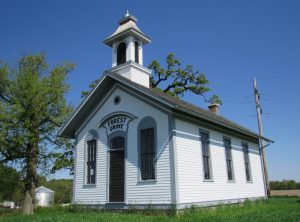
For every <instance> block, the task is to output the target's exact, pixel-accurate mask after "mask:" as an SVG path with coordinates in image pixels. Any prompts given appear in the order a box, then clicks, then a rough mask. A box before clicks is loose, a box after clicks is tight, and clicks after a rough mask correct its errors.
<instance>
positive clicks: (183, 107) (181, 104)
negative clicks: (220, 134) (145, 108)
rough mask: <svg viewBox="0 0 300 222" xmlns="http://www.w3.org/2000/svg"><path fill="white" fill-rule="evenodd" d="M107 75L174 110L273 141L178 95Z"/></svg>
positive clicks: (118, 76) (108, 73)
mask: <svg viewBox="0 0 300 222" xmlns="http://www.w3.org/2000/svg"><path fill="white" fill-rule="evenodd" d="M107 75H109V76H111V77H113V78H117V79H119V80H120V81H122V82H127V83H129V84H131V85H134V86H135V87H139V88H141V89H143V90H144V91H147V92H148V93H151V94H153V95H155V97H157V98H160V99H162V100H165V101H167V102H168V103H171V104H172V105H173V106H174V110H178V111H182V112H186V113H189V114H190V115H195V116H197V117H200V118H204V119H206V120H208V121H211V122H213V123H215V124H218V125H222V126H224V127H228V128H230V129H234V130H236V131H238V132H240V133H246V134H247V135H249V136H253V137H255V138H261V139H263V140H265V141H268V142H273V141H272V140H270V139H268V138H266V137H261V136H260V135H259V134H257V133H255V132H253V131H251V130H249V129H247V128H245V127H243V126H241V125H239V124H237V123H235V122H233V121H231V120H228V119H227V118H224V117H223V116H221V115H219V114H215V113H212V112H210V111H209V110H206V109H203V108H201V107H199V106H196V105H194V104H192V103H189V102H186V101H184V100H182V99H179V98H178V97H175V96H171V95H169V94H167V93H165V92H162V91H160V90H158V89H155V88H147V87H144V86H141V85H139V84H137V83H135V82H133V81H131V80H129V79H127V78H124V77H122V76H120V75H118V74H115V73H113V72H107Z"/></svg>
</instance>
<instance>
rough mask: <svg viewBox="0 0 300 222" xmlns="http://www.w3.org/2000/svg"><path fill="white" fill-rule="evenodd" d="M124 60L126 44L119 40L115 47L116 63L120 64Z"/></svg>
mask: <svg viewBox="0 0 300 222" xmlns="http://www.w3.org/2000/svg"><path fill="white" fill-rule="evenodd" d="M125 62H126V44H125V42H121V43H120V44H119V45H118V48H117V65H121V64H123V63H125Z"/></svg>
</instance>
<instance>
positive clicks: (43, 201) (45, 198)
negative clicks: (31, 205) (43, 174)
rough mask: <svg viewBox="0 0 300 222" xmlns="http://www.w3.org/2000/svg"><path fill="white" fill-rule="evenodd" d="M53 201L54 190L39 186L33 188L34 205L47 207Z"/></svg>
mask: <svg viewBox="0 0 300 222" xmlns="http://www.w3.org/2000/svg"><path fill="white" fill-rule="evenodd" d="M53 203H54V191H52V190H50V189H48V188H46V187H44V186H40V187H38V188H36V189H35V205H36V206H41V207H48V206H51V205H52V204H53Z"/></svg>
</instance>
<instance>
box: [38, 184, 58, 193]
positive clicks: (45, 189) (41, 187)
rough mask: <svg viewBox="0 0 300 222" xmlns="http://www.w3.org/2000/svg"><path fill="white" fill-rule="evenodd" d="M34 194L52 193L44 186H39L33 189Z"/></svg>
mask: <svg viewBox="0 0 300 222" xmlns="http://www.w3.org/2000/svg"><path fill="white" fill-rule="evenodd" d="M35 193H54V191H53V190H50V189H48V188H46V187H44V186H40V187H38V188H36V189H35Z"/></svg>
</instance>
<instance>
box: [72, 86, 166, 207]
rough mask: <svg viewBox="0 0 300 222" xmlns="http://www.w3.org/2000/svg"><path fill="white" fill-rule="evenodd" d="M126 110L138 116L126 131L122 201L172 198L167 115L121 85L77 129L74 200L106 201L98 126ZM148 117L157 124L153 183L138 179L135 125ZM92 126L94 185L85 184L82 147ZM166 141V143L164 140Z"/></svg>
mask: <svg viewBox="0 0 300 222" xmlns="http://www.w3.org/2000/svg"><path fill="white" fill-rule="evenodd" d="M117 95H118V96H120V97H121V101H120V103H119V104H118V105H115V104H114V102H113V100H114V97H115V96H117ZM118 111H121V112H122V111H123V112H128V113H131V114H132V115H134V116H136V117H137V118H136V119H134V120H133V121H131V122H130V123H129V129H128V134H127V159H126V160H125V202H127V203H128V204H151V203H153V204H155V203H170V201H171V188H170V187H171V182H170V181H171V178H170V162H169V143H168V133H169V129H168V115H167V114H166V113H165V112H162V111H160V110H158V109H156V108H154V107H153V106H152V105H151V104H146V103H145V102H144V101H142V100H140V99H138V98H136V96H134V95H132V94H129V93H127V92H125V91H124V90H123V89H121V88H116V89H114V90H113V91H112V92H111V94H110V95H109V97H108V99H107V100H106V101H105V102H104V103H103V105H102V106H101V107H100V109H99V110H98V111H97V112H96V113H95V115H94V116H92V118H90V120H89V121H88V122H87V123H86V124H85V125H84V126H83V127H81V128H82V129H80V132H77V134H78V144H77V159H76V171H75V172H76V176H75V178H76V180H75V193H74V200H75V203H87V204H88V203H91V204H105V203H107V201H108V194H107V191H108V175H107V168H108V163H107V161H108V152H107V135H106V131H105V129H104V128H100V129H97V128H96V126H97V124H98V123H99V121H100V120H101V119H102V118H103V117H105V116H106V115H108V114H110V113H113V112H118ZM146 116H151V117H153V118H154V119H155V120H156V124H157V131H158V132H157V149H158V153H159V157H158V160H157V178H156V182H152V183H143V182H139V180H138V178H139V175H138V150H137V126H138V124H139V121H140V120H141V119H142V118H144V117H146ZM91 129H94V130H96V131H97V132H98V134H99V137H100V138H99V139H98V140H97V149H98V150H97V155H98V156H97V174H96V175H97V177H96V181H97V182H96V185H95V186H86V185H84V184H85V181H84V177H85V173H84V171H85V161H84V150H85V144H86V141H87V136H88V131H89V130H91ZM166 141H167V142H166Z"/></svg>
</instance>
